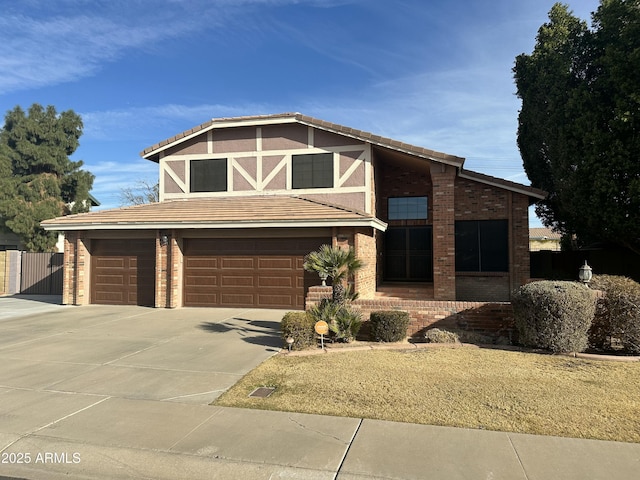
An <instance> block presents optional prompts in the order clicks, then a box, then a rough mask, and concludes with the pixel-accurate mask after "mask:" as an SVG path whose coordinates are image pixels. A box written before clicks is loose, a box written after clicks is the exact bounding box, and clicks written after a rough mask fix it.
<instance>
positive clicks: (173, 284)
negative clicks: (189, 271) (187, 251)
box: [168, 230, 183, 308]
mask: <svg viewBox="0 0 640 480" xmlns="http://www.w3.org/2000/svg"><path fill="white" fill-rule="evenodd" d="M170 245H171V251H170V253H169V260H168V264H169V265H170V267H169V268H170V270H169V276H170V277H169V283H170V291H169V302H168V306H169V307H170V308H176V307H181V306H182V274H181V273H182V262H183V260H182V239H181V238H178V232H177V231H175V230H174V231H173V234H172V235H171V242H170Z"/></svg>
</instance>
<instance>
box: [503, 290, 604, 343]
mask: <svg viewBox="0 0 640 480" xmlns="http://www.w3.org/2000/svg"><path fill="white" fill-rule="evenodd" d="M511 304H512V306H513V314H514V320H515V324H516V328H517V329H518V333H519V338H520V343H522V344H523V345H525V346H528V347H534V348H543V349H545V350H551V351H552V352H554V353H560V352H582V351H584V350H585V349H586V348H587V345H588V336H587V332H588V331H589V327H590V326H591V322H592V320H593V317H594V313H595V308H596V302H595V298H594V295H593V291H592V290H589V289H588V288H587V287H585V286H584V285H582V284H580V283H577V282H554V281H541V282H532V283H529V284H527V285H523V286H522V287H520V288H519V289H518V290H517V291H516V292H515V293H514V295H513V298H512V299H511Z"/></svg>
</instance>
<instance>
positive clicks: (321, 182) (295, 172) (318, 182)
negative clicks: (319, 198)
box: [291, 152, 335, 190]
mask: <svg viewBox="0 0 640 480" xmlns="http://www.w3.org/2000/svg"><path fill="white" fill-rule="evenodd" d="M305 163H306V165H305ZM334 168H335V167H334V155H333V153H331V152H323V153H304V154H299V155H291V189H293V190H302V189H307V188H334V178H333V175H334ZM300 169H306V170H307V172H304V171H301V170H300ZM305 173H306V177H305Z"/></svg>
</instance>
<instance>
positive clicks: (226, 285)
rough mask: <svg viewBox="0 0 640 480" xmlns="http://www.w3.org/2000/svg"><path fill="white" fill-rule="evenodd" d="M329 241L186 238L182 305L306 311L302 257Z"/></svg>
mask: <svg viewBox="0 0 640 480" xmlns="http://www.w3.org/2000/svg"><path fill="white" fill-rule="evenodd" d="M330 242H331V239H328V238H327V239H318V238H313V239H310V238H265V239H196V238H193V239H185V240H184V288H183V291H184V305H185V306H188V307H258V308H294V309H303V308H304V297H305V294H306V291H307V289H308V287H309V286H311V285H317V284H318V276H317V275H316V274H314V273H309V272H305V271H304V269H303V268H302V264H303V263H304V256H305V255H306V254H307V253H309V252H311V251H313V250H317V249H318V247H319V246H320V245H322V244H323V243H330Z"/></svg>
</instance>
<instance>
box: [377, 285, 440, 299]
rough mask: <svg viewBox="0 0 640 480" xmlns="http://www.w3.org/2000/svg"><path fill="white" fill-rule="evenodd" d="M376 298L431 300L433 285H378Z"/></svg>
mask: <svg viewBox="0 0 640 480" xmlns="http://www.w3.org/2000/svg"><path fill="white" fill-rule="evenodd" d="M375 298H385V299H389V298H397V299H405V300H431V299H433V286H432V285H423V284H421V285H381V286H379V287H378V289H377V291H376V293H375Z"/></svg>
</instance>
